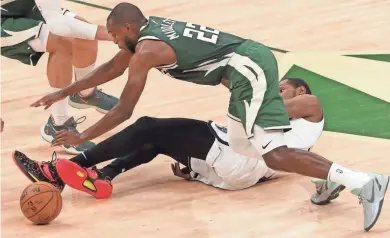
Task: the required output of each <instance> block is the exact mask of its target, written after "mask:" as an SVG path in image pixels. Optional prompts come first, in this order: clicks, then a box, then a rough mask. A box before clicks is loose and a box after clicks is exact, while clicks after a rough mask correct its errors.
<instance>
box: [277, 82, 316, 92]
mask: <svg viewBox="0 0 390 238" xmlns="http://www.w3.org/2000/svg"><path fill="white" fill-rule="evenodd" d="M284 80H287V81H288V82H289V83H290V84H291V85H292V86H294V87H295V88H298V87H304V88H305V89H306V93H307V94H311V90H310V87H309V85H308V84H307V83H306V82H305V80H303V79H301V78H283V79H282V81H284Z"/></svg>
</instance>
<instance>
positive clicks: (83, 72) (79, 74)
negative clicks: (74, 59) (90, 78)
mask: <svg viewBox="0 0 390 238" xmlns="http://www.w3.org/2000/svg"><path fill="white" fill-rule="evenodd" d="M94 69H95V63H93V64H91V65H90V66H87V67H85V68H76V67H74V74H75V78H76V81H77V80H80V79H82V78H84V77H85V76H87V75H88V74H90V73H91V72H92V71H93V70H94ZM94 90H95V88H89V89H85V90H83V91H81V92H80V95H81V96H84V97H85V96H89V95H91V94H92V92H93V91H94Z"/></svg>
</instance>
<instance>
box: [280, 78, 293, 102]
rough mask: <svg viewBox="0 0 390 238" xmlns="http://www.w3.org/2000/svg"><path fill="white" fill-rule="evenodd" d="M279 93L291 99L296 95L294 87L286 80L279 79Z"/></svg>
mask: <svg viewBox="0 0 390 238" xmlns="http://www.w3.org/2000/svg"><path fill="white" fill-rule="evenodd" d="M279 94H280V96H281V97H282V98H283V99H291V98H293V97H295V96H296V88H295V87H294V86H293V85H291V84H290V83H289V82H288V80H283V81H280V82H279Z"/></svg>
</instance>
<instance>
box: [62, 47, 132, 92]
mask: <svg viewBox="0 0 390 238" xmlns="http://www.w3.org/2000/svg"><path fill="white" fill-rule="evenodd" d="M131 57H132V54H131V53H129V52H127V51H125V50H121V51H119V52H118V53H117V54H116V55H115V56H114V58H112V59H111V60H110V61H108V62H106V63H104V64H102V65H101V66H100V67H98V68H97V69H96V70H95V71H93V72H92V73H91V74H89V75H87V76H86V77H85V78H83V79H82V80H79V81H77V82H75V83H73V84H71V85H69V86H68V87H66V88H64V89H63V94H64V95H66V96H69V95H72V94H74V93H78V92H81V91H82V90H84V89H88V88H93V87H96V86H99V85H101V84H104V83H106V82H108V81H111V80H113V79H115V78H117V77H119V76H121V75H122V74H123V73H124V72H125V70H126V68H127V66H128V65H129V61H130V59H131Z"/></svg>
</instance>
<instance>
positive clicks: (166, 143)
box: [14, 79, 324, 198]
mask: <svg viewBox="0 0 390 238" xmlns="http://www.w3.org/2000/svg"><path fill="white" fill-rule="evenodd" d="M280 85H281V91H280V93H281V95H282V97H283V98H284V99H285V100H284V102H285V104H286V107H287V108H288V111H289V112H291V114H290V116H291V117H292V118H294V119H292V121H293V123H292V124H293V129H292V130H291V131H289V132H288V133H287V134H286V139H287V144H288V145H289V144H290V143H291V146H293V145H294V146H296V148H302V149H306V150H308V149H310V148H311V147H312V146H313V145H314V143H315V142H316V141H317V139H318V138H319V137H320V135H321V133H322V130H323V125H324V116H323V112H322V108H321V104H320V102H319V100H318V99H317V97H315V96H313V95H310V94H311V91H310V89H309V87H308V85H307V84H306V83H305V82H304V81H303V80H301V79H287V80H282V81H281V83H280ZM122 144H123V145H122ZM294 148H295V147H294ZM113 153H114V154H113ZM158 154H166V155H168V156H170V157H172V158H174V159H175V160H177V161H178V162H180V163H182V164H184V165H185V166H186V167H185V168H184V169H180V167H179V165H178V164H176V165H174V166H173V171H174V173H175V175H177V176H180V177H183V178H186V179H189V180H198V181H201V182H203V183H206V184H209V185H212V186H214V187H217V188H221V189H227V190H240V189H245V188H248V187H251V186H253V185H255V184H256V183H258V182H261V181H265V180H268V179H270V178H271V177H272V176H273V175H274V174H275V172H274V171H273V170H271V169H269V168H268V167H267V166H266V164H265V163H264V161H262V160H258V159H254V158H248V157H245V156H243V155H240V154H238V153H236V152H234V151H233V150H232V149H231V148H230V146H229V145H228V134H227V129H226V128H224V127H221V126H218V125H217V124H216V123H215V122H209V123H206V122H202V121H197V120H192V119H185V118H168V119H157V118H147V117H144V118H140V119H139V120H138V121H137V122H136V123H134V124H133V125H131V126H129V127H128V128H126V129H125V130H124V131H122V132H119V133H118V134H116V135H114V136H113V137H111V138H109V139H107V140H105V141H104V142H102V143H100V144H98V145H97V146H96V147H94V148H92V149H91V150H88V151H86V152H85V153H83V154H82V155H79V156H76V157H74V158H72V159H71V160H70V161H72V162H69V161H68V162H66V161H63V162H65V163H67V165H66V166H64V167H65V168H63V169H61V171H62V175H63V176H62V177H61V178H62V179H63V180H64V182H65V183H67V184H69V185H70V186H71V187H74V188H76V189H79V190H82V191H85V192H88V193H90V194H92V195H93V196H95V197H97V198H106V197H108V196H110V195H111V192H112V187H111V185H110V183H109V181H111V180H112V179H113V178H114V177H116V176H117V175H119V174H120V173H123V172H124V171H128V170H129V169H132V168H134V167H136V166H139V165H141V164H144V163H147V162H149V161H151V160H152V159H153V158H155V157H156V156H157V155H158ZM119 156H122V157H121V158H119V159H116V160H115V161H113V162H112V163H111V164H110V165H108V166H106V167H105V168H103V169H101V170H97V169H94V170H90V169H87V168H85V169H84V168H81V167H80V166H82V167H91V166H94V165H96V164H98V163H100V162H103V161H105V160H110V159H112V158H115V157H119ZM86 158H87V159H86ZM14 159H15V162H17V164H18V166H19V167H20V168H22V171H30V172H32V173H33V174H35V177H36V178H42V179H43V180H44V179H45V178H46V179H47V178H48V177H56V175H55V173H54V174H53V175H50V176H48V175H44V174H42V173H41V172H40V171H39V170H37V169H34V167H36V165H37V164H38V163H36V162H33V161H31V160H29V159H27V157H26V156H24V155H23V154H22V153H15V158H14ZM73 162H74V163H73ZM23 164H31V166H30V168H27V167H25V166H24V165H23ZM43 165H44V166H49V165H48V164H47V163H46V164H43ZM79 165H80V166H79ZM75 168H77V169H79V170H81V171H84V172H86V174H88V175H89V176H91V178H92V179H93V180H94V181H96V184H95V186H96V187H97V189H96V190H94V189H91V188H89V189H86V188H85V186H80V185H82V184H83V183H84V182H80V181H78V179H77V178H76V179H75V177H74V175H75V173H73V172H74V169H75ZM34 171H35V173H34ZM61 171H59V173H61ZM65 171H66V172H65ZM26 175H27V176H28V173H26ZM42 175H43V176H42ZM60 175H61V174H60ZM93 175H96V176H97V177H95V178H94V177H93ZM87 177H88V176H85V177H84V178H83V179H87ZM99 180H103V181H105V182H103V183H102V181H99ZM49 181H50V180H49ZM51 182H54V181H51ZM57 185H59V187H62V186H63V184H62V181H57ZM102 185H103V186H102Z"/></svg>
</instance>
